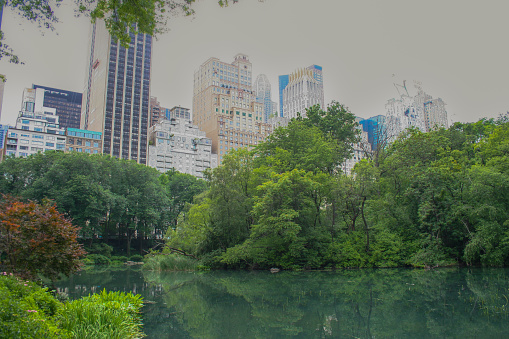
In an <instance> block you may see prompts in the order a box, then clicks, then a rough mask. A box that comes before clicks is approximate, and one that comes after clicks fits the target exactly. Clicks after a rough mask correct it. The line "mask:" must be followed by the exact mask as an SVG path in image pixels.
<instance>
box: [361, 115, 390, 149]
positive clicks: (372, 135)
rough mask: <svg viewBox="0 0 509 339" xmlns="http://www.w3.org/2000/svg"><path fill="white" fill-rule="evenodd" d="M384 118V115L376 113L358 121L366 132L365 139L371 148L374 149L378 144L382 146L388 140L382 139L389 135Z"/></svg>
mask: <svg viewBox="0 0 509 339" xmlns="http://www.w3.org/2000/svg"><path fill="white" fill-rule="evenodd" d="M385 120H386V119H385V116H384V115H376V116H374V117H371V118H368V119H362V120H360V122H359V123H360V124H361V125H362V130H363V131H364V132H366V133H367V136H368V139H367V140H368V143H369V144H370V147H371V149H372V150H376V149H377V148H378V146H379V145H381V146H383V147H385V146H386V145H387V141H388V140H384V139H385V138H388V137H389V136H388V132H389V130H388V129H387V126H386V123H385ZM382 144H383V145H382Z"/></svg>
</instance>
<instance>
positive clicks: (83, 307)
mask: <svg viewBox="0 0 509 339" xmlns="http://www.w3.org/2000/svg"><path fill="white" fill-rule="evenodd" d="M142 306H143V300H142V298H141V296H140V295H133V294H132V293H124V292H106V290H103V291H102V292H101V293H98V294H93V295H91V296H88V297H84V298H82V299H79V300H74V301H71V302H68V303H66V304H64V305H63V307H62V308H61V309H60V310H59V312H58V314H57V319H58V323H59V326H60V327H61V328H63V329H64V330H66V331H68V332H69V333H71V334H72V337H73V338H104V339H106V338H117V339H123V338H133V339H134V338H141V337H143V336H144V335H143V332H142V331H141V325H142V324H141V319H140V316H139V312H140V309H141V307H142Z"/></svg>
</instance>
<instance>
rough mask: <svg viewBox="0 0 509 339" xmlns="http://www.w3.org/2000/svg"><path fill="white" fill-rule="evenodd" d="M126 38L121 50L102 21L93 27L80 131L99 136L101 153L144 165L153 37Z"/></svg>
mask: <svg viewBox="0 0 509 339" xmlns="http://www.w3.org/2000/svg"><path fill="white" fill-rule="evenodd" d="M130 36H131V42H130V43H129V48H125V47H122V46H121V45H120V43H119V42H117V41H116V40H115V39H113V38H112V37H111V36H110V35H109V33H108V31H107V29H106V27H105V24H104V22H103V21H100V20H98V21H97V22H96V23H95V24H94V25H93V26H92V31H91V35H90V44H89V46H90V50H89V53H90V54H89V56H88V65H87V66H88V67H87V73H86V82H85V90H84V92H83V103H82V113H81V128H82V129H85V130H91V131H96V132H101V133H102V147H103V153H104V154H109V155H111V156H114V157H118V158H123V159H131V160H135V161H137V162H138V163H141V164H146V163H147V148H148V138H147V133H148V127H149V122H150V121H149V120H150V71H151V60H152V37H151V36H150V35H146V34H134V33H132V32H131V33H130Z"/></svg>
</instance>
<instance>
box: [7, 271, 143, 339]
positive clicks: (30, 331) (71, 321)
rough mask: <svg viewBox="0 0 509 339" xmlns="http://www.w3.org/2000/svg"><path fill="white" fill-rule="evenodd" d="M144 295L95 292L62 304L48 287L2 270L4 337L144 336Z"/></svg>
mask: <svg viewBox="0 0 509 339" xmlns="http://www.w3.org/2000/svg"><path fill="white" fill-rule="evenodd" d="M142 306H143V302H142V298H141V296H140V295H133V294H132V293H127V294H126V293H124V292H109V293H108V292H106V291H102V292H101V293H99V294H94V295H91V296H88V297H84V298H82V299H79V300H75V301H71V302H66V303H65V304H62V303H61V302H59V301H58V300H57V299H56V298H55V297H54V296H53V295H51V293H49V292H48V290H47V288H41V287H40V286H38V285H37V284H35V283H33V282H30V281H26V280H20V279H19V278H17V277H15V276H13V275H10V274H7V273H5V272H4V273H2V274H0V338H45V339H53V338H59V339H62V338H63V339H66V338H69V339H70V338H94V339H95V338H104V339H106V338H108V339H109V338H113V339H123V338H142V337H144V334H143V332H142V331H141V326H142V324H141V319H140V316H139V311H140V309H141V307H142Z"/></svg>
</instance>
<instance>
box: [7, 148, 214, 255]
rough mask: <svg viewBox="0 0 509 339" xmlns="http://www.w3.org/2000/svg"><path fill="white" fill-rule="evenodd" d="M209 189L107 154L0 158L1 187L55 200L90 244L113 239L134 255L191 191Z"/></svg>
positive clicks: (160, 231)
mask: <svg viewBox="0 0 509 339" xmlns="http://www.w3.org/2000/svg"><path fill="white" fill-rule="evenodd" d="M205 189H206V183H205V181H203V180H198V179H196V178H195V177H193V176H191V175H188V174H183V173H178V172H176V171H169V172H167V173H165V174H160V173H159V172H158V171H157V170H155V169H153V168H150V167H147V166H144V165H140V164H137V163H136V162H134V161H127V160H123V159H116V158H112V157H110V156H106V155H88V154H85V153H62V152H45V153H38V154H35V155H32V156H30V157H27V158H7V159H6V160H4V161H3V162H2V163H0V193H3V194H10V195H13V196H19V197H20V198H22V199H30V200H34V201H43V200H44V199H45V198H49V199H52V200H54V201H55V203H56V205H57V207H58V209H59V211H60V212H62V213H65V214H67V215H68V216H69V217H71V218H72V222H73V224H74V225H76V226H79V227H80V228H81V230H80V238H81V239H82V240H83V241H84V242H85V244H86V245H87V246H89V247H90V246H91V245H92V244H93V243H94V242H95V243H97V242H99V243H108V242H113V243H115V244H116V245H117V247H120V248H121V250H122V251H123V252H125V253H127V254H128V255H130V250H131V247H132V246H133V245H134V243H133V240H135V241H136V242H137V245H138V246H136V249H137V250H140V251H141V250H143V249H147V248H148V247H149V246H150V245H152V244H153V243H152V241H151V240H153V239H156V238H161V237H162V235H164V233H165V232H166V229H167V228H168V227H170V226H172V225H173V226H174V225H175V224H176V222H177V216H178V215H179V214H180V211H181V210H182V209H183V208H184V206H185V204H186V202H190V201H192V199H193V196H194V195H196V194H198V193H200V192H202V191H203V190H205Z"/></svg>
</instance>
